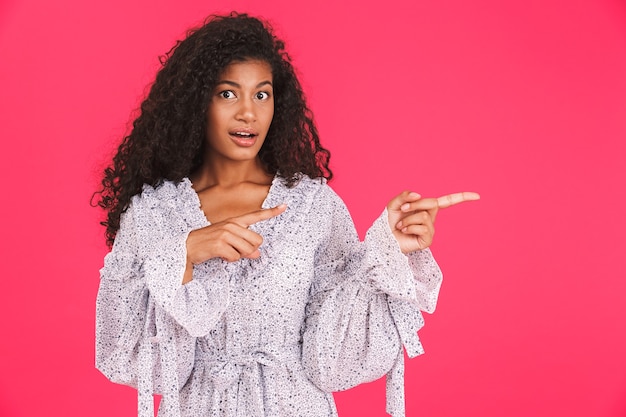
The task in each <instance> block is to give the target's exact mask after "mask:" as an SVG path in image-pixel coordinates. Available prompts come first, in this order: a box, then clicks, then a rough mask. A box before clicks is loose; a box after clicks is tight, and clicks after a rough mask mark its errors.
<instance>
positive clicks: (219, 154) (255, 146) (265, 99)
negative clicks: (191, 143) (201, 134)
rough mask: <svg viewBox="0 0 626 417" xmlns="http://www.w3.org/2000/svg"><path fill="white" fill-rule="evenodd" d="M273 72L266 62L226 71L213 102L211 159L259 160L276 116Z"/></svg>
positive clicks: (209, 128)
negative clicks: (258, 157)
mask: <svg viewBox="0 0 626 417" xmlns="http://www.w3.org/2000/svg"><path fill="white" fill-rule="evenodd" d="M272 81H273V79H272V70H271V67H270V66H269V64H268V63H267V62H265V61H258V60H248V61H242V62H234V63H232V64H230V65H228V66H227V67H226V68H225V69H224V71H223V72H222V74H221V76H220V78H219V79H218V81H217V84H216V85H215V90H213V94H212V96H211V99H210V100H209V107H208V112H207V122H208V123H207V142H208V155H209V158H211V159H212V160H213V162H215V161H216V159H219V160H230V161H245V160H250V159H254V158H256V156H257V154H258V153H259V150H260V149H261V146H262V145H263V142H264V141H265V137H266V136H267V132H268V130H269V128H270V124H271V123H272V117H274V90H273V86H272Z"/></svg>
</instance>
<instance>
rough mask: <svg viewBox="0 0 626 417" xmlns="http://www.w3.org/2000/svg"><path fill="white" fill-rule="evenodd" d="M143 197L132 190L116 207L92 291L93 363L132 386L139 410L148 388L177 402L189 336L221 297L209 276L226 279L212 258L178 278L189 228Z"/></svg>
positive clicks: (199, 330) (203, 325)
mask: <svg viewBox="0 0 626 417" xmlns="http://www.w3.org/2000/svg"><path fill="white" fill-rule="evenodd" d="M144 197H145V196H136V197H134V198H133V201H132V203H131V205H130V206H129V208H128V210H127V211H126V212H125V213H123V214H122V217H121V219H120V220H121V221H120V229H119V231H118V234H117V236H116V238H115V242H114V245H113V249H112V250H111V252H110V253H109V254H107V255H106V257H105V260H104V267H103V268H102V269H101V270H100V286H99V290H98V295H97V299H96V367H97V368H98V369H99V370H100V371H101V372H102V373H103V374H104V375H105V376H106V377H107V378H109V379H110V380H111V381H113V382H116V383H120V384H125V385H130V386H133V387H135V388H137V389H138V390H139V409H140V410H139V411H140V415H148V410H150V409H151V407H152V405H151V403H152V395H151V394H152V393H162V394H163V395H164V399H165V401H164V403H165V407H166V408H171V409H172V410H174V409H175V408H176V406H175V405H176V403H177V399H176V398H177V396H178V391H179V390H180V388H182V386H183V385H184V383H185V382H186V381H187V379H188V377H189V375H190V373H191V370H192V367H193V363H194V354H195V340H196V337H199V336H203V335H205V334H207V333H208V332H209V331H210V330H211V328H212V327H213V326H214V325H215V323H217V321H218V320H219V317H220V316H221V314H222V312H223V311H224V309H225V307H226V304H227V303H228V296H227V295H228V284H227V283H226V286H225V288H224V285H223V283H222V282H220V283H218V284H216V283H215V282H214V281H223V280H224V279H226V280H227V278H226V274H225V272H224V271H223V268H221V269H220V267H219V264H217V263H216V264H215V265H209V264H207V265H202V266H201V268H208V269H211V268H213V269H214V272H215V273H214V274H213V275H211V276H209V277H205V276H204V274H202V276H196V275H199V274H197V271H196V270H194V280H193V281H192V282H190V283H188V284H186V285H182V278H183V274H184V270H185V263H186V245H185V242H186V238H187V235H188V233H189V231H190V230H191V229H190V228H189V227H188V226H185V222H184V221H181V222H173V221H171V220H168V219H167V217H168V216H167V215H166V214H167V212H164V210H163V209H162V208H160V207H159V206H158V204H150V199H149V198H144ZM169 226H172V227H169ZM196 278H198V279H196ZM152 411H153V410H152Z"/></svg>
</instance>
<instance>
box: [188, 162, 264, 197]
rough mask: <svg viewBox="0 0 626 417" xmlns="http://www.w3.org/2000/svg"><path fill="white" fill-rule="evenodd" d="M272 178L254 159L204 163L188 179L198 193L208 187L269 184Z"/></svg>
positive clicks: (260, 163)
mask: <svg viewBox="0 0 626 417" xmlns="http://www.w3.org/2000/svg"><path fill="white" fill-rule="evenodd" d="M272 178H273V176H272V175H270V174H269V173H268V172H267V171H266V170H265V168H264V166H263V164H262V162H261V160H260V159H259V158H256V159H254V160H250V161H224V160H221V161H205V163H204V164H202V166H201V167H200V168H199V169H198V170H197V171H196V172H195V173H193V174H192V175H191V178H190V179H191V182H192V183H193V185H194V189H195V190H196V192H200V191H202V190H203V189H206V188H209V187H214V186H219V187H225V188H229V187H233V186H236V185H238V184H241V183H246V182H248V183H256V184H269V183H271V181H272Z"/></svg>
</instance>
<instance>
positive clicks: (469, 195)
mask: <svg viewBox="0 0 626 417" xmlns="http://www.w3.org/2000/svg"><path fill="white" fill-rule="evenodd" d="M474 200H480V195H478V193H474V192H471V191H463V192H462V193H454V194H448V195H444V196H441V197H439V198H437V205H438V206H439V208H447V207H450V206H453V205H455V204H459V203H463V202H464V201H474Z"/></svg>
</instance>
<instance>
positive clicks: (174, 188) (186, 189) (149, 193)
mask: <svg viewBox="0 0 626 417" xmlns="http://www.w3.org/2000/svg"><path fill="white" fill-rule="evenodd" d="M195 195H196V194H195V191H194V190H193V188H192V186H191V181H190V180H189V179H188V178H186V177H185V178H183V179H182V180H180V181H172V180H163V181H160V182H159V183H158V184H156V185H150V184H144V185H143V187H142V189H141V192H140V193H139V194H135V195H134V196H133V198H132V201H131V204H132V205H133V206H135V207H146V208H148V207H151V208H152V207H155V206H158V205H161V204H163V203H166V204H168V205H171V203H176V202H181V201H186V200H193V197H194V196H195Z"/></svg>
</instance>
